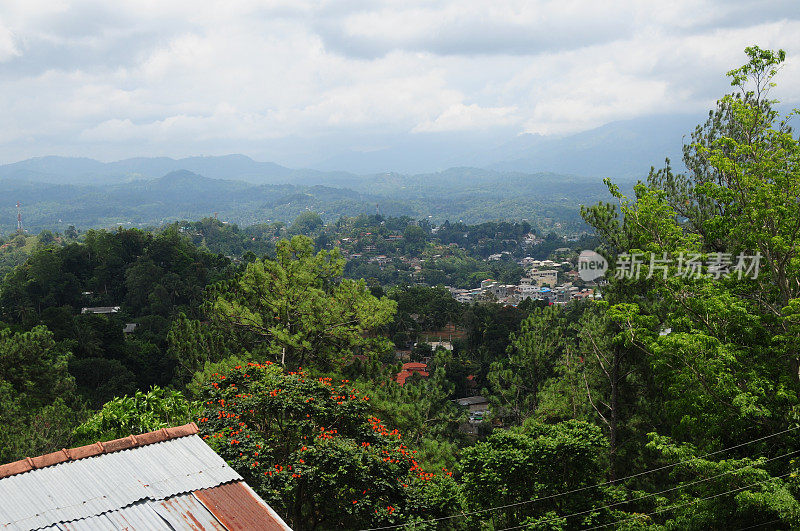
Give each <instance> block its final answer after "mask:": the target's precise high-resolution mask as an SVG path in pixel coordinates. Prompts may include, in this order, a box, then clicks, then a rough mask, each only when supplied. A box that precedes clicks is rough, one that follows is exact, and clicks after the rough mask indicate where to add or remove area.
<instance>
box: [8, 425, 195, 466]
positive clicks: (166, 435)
mask: <svg viewBox="0 0 800 531" xmlns="http://www.w3.org/2000/svg"><path fill="white" fill-rule="evenodd" d="M198 431H199V430H198V429H197V424H195V423H194V422H191V423H189V424H184V425H183V426H175V427H174V428H162V429H160V430H158V431H151V432H148V433H143V434H141V435H129V436H128V437H123V438H121V439H114V440H113V441H106V442H100V441H98V442H96V443H94V444H87V445H86V446H79V447H77V448H70V449H66V448H63V449H61V450H59V451H57V452H52V453H49V454H45V455H40V456H38V457H26V458H25V459H20V460H19V461H14V462H13V463H7V464H5V465H0V479H2V478H7V477H9V476H13V475H15V474H22V473H23V472H29V471H31V470H36V469H39V468H45V467H48V466H53V465H57V464H59V463H64V462H66V461H76V460H78V459H84V458H86V457H94V456H96V455H101V454H110V453H112V452H119V451H120V450H127V449H128V448H135V447H137V446H144V445H147V444H153V443H157V442H162V441H168V440H170V439H177V438H178V437H186V436H187V435H194V434H196V433H197V432H198Z"/></svg>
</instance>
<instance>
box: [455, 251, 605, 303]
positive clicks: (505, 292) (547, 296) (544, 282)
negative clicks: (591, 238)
mask: <svg viewBox="0 0 800 531" xmlns="http://www.w3.org/2000/svg"><path fill="white" fill-rule="evenodd" d="M565 250H567V251H569V249H565ZM497 259H499V255H492V256H490V257H489V260H497ZM518 263H519V264H520V265H521V266H522V267H523V268H525V271H526V272H527V276H524V277H522V278H521V279H520V280H519V283H518V284H501V283H499V282H496V281H494V280H492V279H486V280H483V281H482V282H481V285H480V287H477V288H474V289H457V288H452V287H449V288H448V289H449V290H450V294H451V295H452V296H453V298H454V299H456V300H457V301H458V302H463V303H472V302H482V301H484V302H496V303H499V304H508V305H511V306H516V305H517V304H519V303H520V302H522V301H524V300H526V299H534V300H542V301H545V302H547V303H548V304H566V303H568V302H569V301H572V300H593V299H598V298H600V296H601V295H600V292H599V291H598V290H597V289H596V288H590V287H583V288H581V287H578V286H575V285H573V282H574V281H575V280H577V279H578V271H577V270H576V269H574V267H573V264H572V263H571V262H554V261H553V260H534V259H533V258H531V257H529V256H528V257H525V258H523V259H522V260H520V261H519V262H518ZM559 270H560V271H565V270H566V272H564V273H561V274H562V275H563V276H564V277H566V278H567V279H569V280H565V281H562V282H559V278H558V277H559V273H560V271H559Z"/></svg>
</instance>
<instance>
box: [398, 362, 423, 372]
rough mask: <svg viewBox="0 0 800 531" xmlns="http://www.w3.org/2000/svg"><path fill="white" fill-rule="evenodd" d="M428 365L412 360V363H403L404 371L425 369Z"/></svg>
mask: <svg viewBox="0 0 800 531" xmlns="http://www.w3.org/2000/svg"><path fill="white" fill-rule="evenodd" d="M427 368H428V366H427V365H426V364H425V363H419V362H416V361H412V362H410V363H404V364H403V370H404V371H415V370H416V371H424V370H427Z"/></svg>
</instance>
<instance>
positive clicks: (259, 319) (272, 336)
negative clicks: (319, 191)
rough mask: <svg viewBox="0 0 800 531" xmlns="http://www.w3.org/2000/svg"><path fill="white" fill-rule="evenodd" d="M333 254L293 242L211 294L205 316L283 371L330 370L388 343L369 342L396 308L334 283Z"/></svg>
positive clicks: (336, 260) (356, 284)
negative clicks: (255, 343)
mask: <svg viewBox="0 0 800 531" xmlns="http://www.w3.org/2000/svg"><path fill="white" fill-rule="evenodd" d="M343 268H344V259H342V257H341V255H340V253H339V251H338V250H336V249H334V250H333V251H320V252H318V253H317V254H314V247H313V243H312V241H311V240H310V239H309V238H307V237H305V236H295V237H294V238H292V239H291V240H290V241H287V240H283V241H281V242H279V243H278V245H277V257H276V259H275V260H256V261H255V262H253V263H250V264H248V265H247V268H246V269H245V271H244V273H242V274H241V275H238V276H237V278H236V280H235V281H234V282H232V283H230V284H226V285H225V286H218V287H217V289H216V290H215V291H214V292H213V295H212V296H213V299H212V301H211V315H212V317H213V318H214V319H215V320H216V321H217V322H218V323H220V324H221V325H224V326H229V327H230V328H232V329H236V330H239V331H243V332H246V333H249V334H252V335H253V336H255V337H256V338H259V339H260V340H261V346H262V347H263V348H264V349H265V351H266V352H267V353H268V354H269V355H270V356H272V357H273V358H274V359H275V360H276V361H279V362H280V363H281V364H283V365H288V366H290V367H299V366H302V365H305V364H307V363H308V362H314V363H316V364H318V365H319V366H321V367H330V366H334V365H337V364H340V363H342V362H344V361H347V360H348V359H349V356H350V355H351V354H353V353H355V352H357V351H362V350H363V351H366V352H370V351H381V350H382V349H384V348H387V346H388V343H387V342H386V341H385V340H382V339H380V338H378V337H369V335H370V333H371V332H372V331H373V330H375V329H376V328H377V327H379V326H381V325H383V324H385V323H387V322H388V321H389V320H390V319H391V317H392V315H393V314H394V312H395V308H396V305H395V303H394V302H393V301H390V300H389V299H387V298H385V297H384V298H381V299H377V298H375V297H373V296H372V294H371V293H370V292H369V290H368V289H367V287H366V284H365V283H364V281H363V280H361V281H354V280H347V279H345V280H342V279H341V275H342V271H343Z"/></svg>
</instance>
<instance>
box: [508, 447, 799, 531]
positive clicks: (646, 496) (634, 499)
mask: <svg viewBox="0 0 800 531" xmlns="http://www.w3.org/2000/svg"><path fill="white" fill-rule="evenodd" d="M797 453H800V450H795V451H793V452H788V453H785V454H783V455H779V456H777V457H772V458H770V459H767V460H766V461H764V462H763V463H758V464H750V465H745V466H743V467H740V468H734V469H731V470H726V471H725V472H720V473H719V474H716V475H713V476H709V477H707V478H703V479H698V480H695V481H692V482H691V483H684V484H682V485H678V486H676V487H671V488H669V489H665V490H662V491H659V492H653V493H650V494H645V495H644V496H639V497H638V498H633V499H631V500H623V501H619V502H615V503H612V504H609V505H604V506H602V507H592V508H590V509H586V510H585V511H580V512H577V513H572V514H567V515H564V516H556V517H553V518H550V519H547V520H541V521H539V522H538V523H540V524H546V523H549V522H555V521H557V520H562V519H563V520H566V519H568V518H572V517H573V516H580V515H582V514H589V513H592V512H595V511H602V510H603V509H610V508H612V507H617V506H618V505H625V504H628V503H633V502H637V501H639V500H644V499H647V498H652V497H653V496H660V495H661V494H666V493H667V492H672V491H673V490H680V489H685V488H687V487H692V486H694V485H698V484H700V483H705V482H706V481H711V480H712V479H717V478H721V477H722V476H727V475H728V474H732V473H734V472H741V471H743V470H746V469H748V468H753V466H760V465H762V464H766V463H769V462H770V461H775V460H776V459H782V458H784V457H789V456H790V455H794V454H797ZM524 526H525V525H524V524H522V525H516V526H513V527H505V528H503V529H501V530H500V531H510V530H511V529H519V528H521V527H524Z"/></svg>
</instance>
